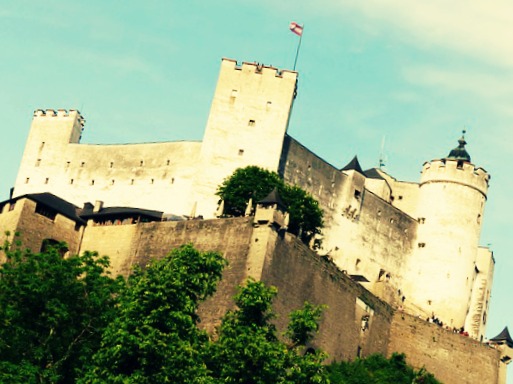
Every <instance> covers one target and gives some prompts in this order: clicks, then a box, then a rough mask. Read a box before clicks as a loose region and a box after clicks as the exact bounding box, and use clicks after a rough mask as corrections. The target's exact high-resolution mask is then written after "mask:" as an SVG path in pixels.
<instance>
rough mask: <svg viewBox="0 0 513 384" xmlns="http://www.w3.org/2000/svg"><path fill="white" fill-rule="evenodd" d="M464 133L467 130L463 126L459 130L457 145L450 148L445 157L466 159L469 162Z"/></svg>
mask: <svg viewBox="0 0 513 384" xmlns="http://www.w3.org/2000/svg"><path fill="white" fill-rule="evenodd" d="M465 133H467V130H466V129H465V128H463V130H462V131H461V138H460V139H459V140H458V147H456V148H454V149H453V150H451V152H450V153H449V156H447V159H453V160H463V161H468V162H469V163H470V155H469V154H468V152H467V150H466V149H465V145H466V144H467V142H466V140H465Z"/></svg>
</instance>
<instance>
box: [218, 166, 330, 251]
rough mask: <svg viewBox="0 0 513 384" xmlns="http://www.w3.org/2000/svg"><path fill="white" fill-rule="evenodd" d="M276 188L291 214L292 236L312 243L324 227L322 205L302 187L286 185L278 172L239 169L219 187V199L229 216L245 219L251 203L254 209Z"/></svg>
mask: <svg viewBox="0 0 513 384" xmlns="http://www.w3.org/2000/svg"><path fill="white" fill-rule="evenodd" d="M274 188H277V190H278V192H279V194H280V196H281V198H282V200H283V203H284V204H285V205H286V207H287V211H288V212H289V215H290V221H289V229H288V230H289V232H291V233H293V234H295V235H296V236H298V237H300V238H301V240H302V241H303V242H305V243H309V242H310V240H311V239H312V238H313V236H315V234H319V233H321V229H322V227H323V220H322V216H323V212H322V210H321V208H320V207H319V203H318V202H317V200H315V199H314V198H313V197H312V196H311V195H310V194H309V193H307V192H305V191H304V190H303V189H301V188H300V187H298V186H290V185H287V184H285V183H284V182H283V180H282V179H281V178H280V177H279V175H278V174H277V173H276V172H271V171H268V170H265V169H263V168H260V167H257V166H248V167H245V168H238V169H236V170H235V171H234V173H233V174H232V175H231V176H229V177H228V178H226V179H225V180H224V181H223V183H222V184H221V185H220V186H219V187H218V189H217V195H218V196H219V197H220V198H221V199H222V200H223V201H224V209H225V213H226V214H227V215H233V216H242V215H244V213H245V211H246V206H247V204H248V201H249V199H252V201H253V205H255V204H256V203H257V202H258V201H260V200H262V199H263V198H265V197H266V196H267V195H268V194H269V193H270V192H271V191H272V190H273V189H274Z"/></svg>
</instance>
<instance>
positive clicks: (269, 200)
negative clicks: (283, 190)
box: [258, 188, 287, 210]
mask: <svg viewBox="0 0 513 384" xmlns="http://www.w3.org/2000/svg"><path fill="white" fill-rule="evenodd" d="M258 204H262V205H272V204H276V205H278V208H281V209H282V210H285V209H286V208H287V207H286V206H285V203H284V202H283V200H282V199H281V197H280V194H279V193H278V190H277V189H276V188H274V189H273V190H272V191H271V193H269V194H268V195H267V196H266V197H264V198H263V199H262V200H260V201H259V202H258Z"/></svg>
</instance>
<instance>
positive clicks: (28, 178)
mask: <svg viewBox="0 0 513 384" xmlns="http://www.w3.org/2000/svg"><path fill="white" fill-rule="evenodd" d="M135 181H136V179H130V185H135ZM49 182H50V178H48V177H47V178H45V182H44V183H45V184H48V183H49ZM115 182H116V180H114V179H112V180H110V182H109V183H110V185H114V184H115ZM29 183H30V177H27V178H26V179H25V184H29ZM69 183H70V184H74V183H75V179H70V180H69ZM154 183H155V179H150V184H154ZM174 183H175V178H174V177H172V178H171V184H174ZM89 185H95V179H92V180H91V181H90V182H89Z"/></svg>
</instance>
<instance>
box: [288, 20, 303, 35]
mask: <svg viewBox="0 0 513 384" xmlns="http://www.w3.org/2000/svg"><path fill="white" fill-rule="evenodd" d="M289 29H290V30H291V31H292V32H293V33H295V34H296V35H298V36H301V35H302V34H303V26H302V25H299V24H298V23H295V22H292V23H290V25H289Z"/></svg>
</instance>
